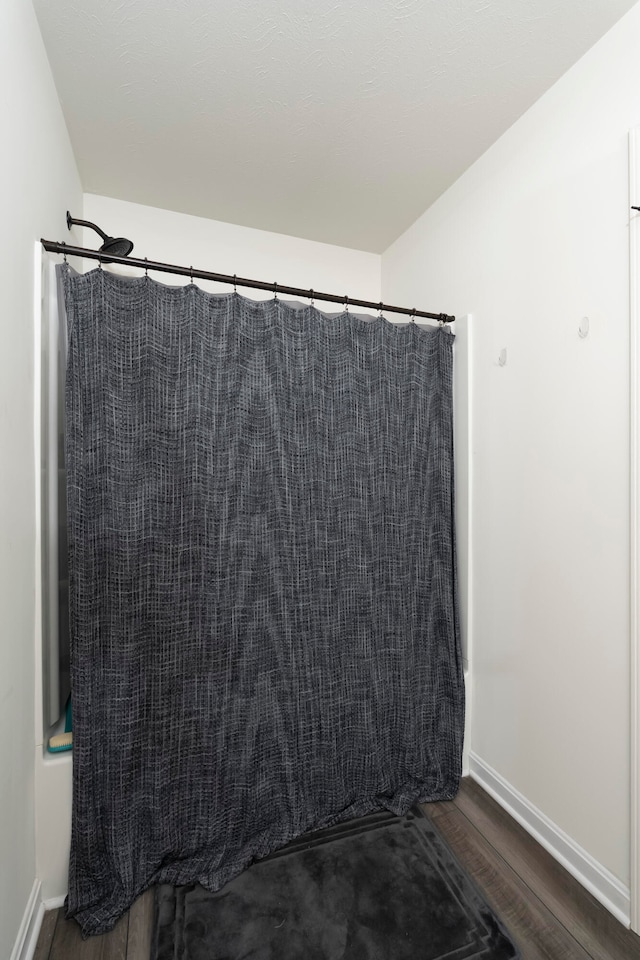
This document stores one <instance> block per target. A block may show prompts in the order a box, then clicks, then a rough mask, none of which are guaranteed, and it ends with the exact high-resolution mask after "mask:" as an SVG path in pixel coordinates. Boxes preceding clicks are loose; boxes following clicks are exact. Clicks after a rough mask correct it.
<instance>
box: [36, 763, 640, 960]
mask: <svg viewBox="0 0 640 960" xmlns="http://www.w3.org/2000/svg"><path fill="white" fill-rule="evenodd" d="M423 809H424V810H425V812H426V813H427V814H428V816H430V817H432V818H433V820H434V822H435V824H436V826H437V827H438V829H439V830H440V832H441V833H442V834H443V836H444V837H445V838H446V839H447V841H448V843H449V845H450V846H451V848H452V849H453V851H454V852H455V854H456V856H457V857H458V859H459V860H460V862H461V863H462V864H463V866H464V867H465V868H466V870H467V871H468V872H469V874H470V875H471V876H472V877H473V878H474V880H475V881H476V883H477V885H478V886H479V887H480V888H481V889H482V891H483V892H484V895H485V897H486V898H487V900H488V901H489V903H490V904H491V906H492V907H493V909H494V910H495V911H496V913H497V914H498V915H499V916H500V917H501V919H502V922H503V923H504V925H505V927H506V928H507V929H508V931H509V933H510V934H511V936H512V938H513V940H514V942H515V943H517V945H518V947H519V948H520V952H521V954H522V960H640V937H637V936H636V935H635V934H634V933H631V931H629V930H626V929H625V928H624V927H623V926H622V925H621V924H620V923H618V921H617V920H616V919H615V918H614V917H612V916H611V914H610V913H609V912H608V911H607V910H605V908H604V907H603V906H601V905H600V903H598V901H597V900H595V899H594V898H593V897H592V896H591V894H590V893H588V892H587V891H586V890H585V889H584V888H583V887H582V886H581V885H580V884H579V883H578V882H577V881H575V880H574V879H573V877H571V876H570V875H569V874H568V873H567V872H566V870H564V868H563V867H561V866H560V864H558V863H557V862H556V861H555V860H554V859H553V857H551V856H550V855H549V854H548V853H547V852H546V851H545V850H544V849H543V848H542V847H541V846H540V845H539V844H538V843H536V841H535V840H534V839H533V838H532V837H530V836H529V834H528V833H527V832H526V831H525V830H523V828H522V827H521V826H520V825H519V824H518V823H516V822H515V821H514V820H513V819H512V818H511V817H510V816H509V815H508V814H507V813H505V811H504V810H503V809H502V808H501V807H500V806H499V805H498V804H497V803H496V802H495V801H494V800H493V799H492V798H491V797H489V796H488V795H487V794H486V793H485V792H484V790H482V789H481V787H479V786H478V785H477V784H476V783H475V782H474V781H473V780H471V779H470V778H468V777H467V778H465V779H464V780H463V781H462V784H461V787H460V793H459V794H458V796H457V797H456V799H455V800H453V801H450V802H447V803H430V804H425V805H424V807H423ZM152 913H153V893H152V891H147V893H145V894H144V895H143V896H142V897H140V898H139V899H138V900H137V901H136V903H135V904H134V905H133V907H132V908H131V910H130V911H129V913H128V914H127V915H126V916H124V917H123V918H122V919H121V920H120V922H119V923H118V924H117V926H116V927H115V929H114V930H112V931H111V932H110V933H107V934H105V935H104V936H101V937H91V938H89V939H88V940H82V938H81V936H80V932H79V928H78V926H77V924H76V923H75V922H74V921H73V920H71V921H69V920H65V919H64V915H63V911H62V910H52V911H50V912H49V913H47V914H45V918H44V921H43V924H42V928H41V930H40V936H39V938H38V945H37V948H36V953H35V957H34V960H149V950H150V945H151V922H152ZM301 960H302V958H301ZM416 960H418V958H416Z"/></svg>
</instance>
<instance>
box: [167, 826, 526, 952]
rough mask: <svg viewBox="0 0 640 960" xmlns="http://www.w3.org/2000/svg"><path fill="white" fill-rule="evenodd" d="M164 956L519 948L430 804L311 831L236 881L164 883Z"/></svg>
mask: <svg viewBox="0 0 640 960" xmlns="http://www.w3.org/2000/svg"><path fill="white" fill-rule="evenodd" d="M155 907H156V909H155V921H154V932H153V947H152V952H151V957H152V960H445V958H446V960H512V958H517V957H519V953H518V951H517V950H516V948H515V947H514V945H513V943H512V942H511V940H510V939H509V937H508V935H507V934H506V932H505V930H504V929H503V927H502V926H501V924H500V922H499V920H498V919H497V917H496V916H495V914H494V913H493V912H492V910H491V909H490V908H489V906H488V905H487V904H486V902H485V901H484V900H483V898H482V897H481V896H480V894H479V892H478V890H477V889H476V887H475V886H474V884H473V882H472V881H471V880H470V879H469V877H468V876H467V874H466V873H465V872H464V870H462V868H461V867H460V865H459V864H458V863H457V861H456V860H455V858H454V857H453V855H452V853H451V851H450V850H449V848H448V846H447V844H446V843H445V842H444V840H443V839H442V837H441V836H440V834H439V833H437V831H436V829H435V828H434V826H433V825H432V823H431V821H430V820H428V819H427V818H426V817H425V816H424V815H423V814H422V813H421V811H420V810H419V809H418V808H414V809H413V810H412V811H411V812H410V813H408V814H407V815H406V816H405V817H396V816H394V815H393V814H391V813H375V814H370V815H368V816H366V817H360V818H358V819H357V820H350V821H348V822H347V823H342V824H338V825H337V826H335V827H329V828H328V829H326V830H321V831H319V832H317V833H313V834H306V835H305V836H304V837H300V838H299V839H298V840H294V841H293V842H292V843H290V844H288V845H287V846H286V847H283V848H282V849H281V850H279V851H277V852H276V853H274V854H272V855H271V856H270V857H267V858H265V859H264V860H260V861H258V862H256V863H254V864H252V866H251V867H249V869H247V870H245V871H244V873H242V874H240V876H238V877H236V878H235V879H234V880H232V881H231V882H230V883H228V884H226V886H224V887H223V888H222V889H221V890H219V891H218V892H217V893H209V892H208V891H206V890H204V889H203V888H202V887H200V886H196V885H191V886H183V887H172V886H159V887H156V898H155Z"/></svg>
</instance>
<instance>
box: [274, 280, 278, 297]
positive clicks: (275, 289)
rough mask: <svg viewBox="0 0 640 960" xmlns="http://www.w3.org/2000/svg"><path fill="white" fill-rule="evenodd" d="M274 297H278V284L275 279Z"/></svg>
mask: <svg viewBox="0 0 640 960" xmlns="http://www.w3.org/2000/svg"><path fill="white" fill-rule="evenodd" d="M273 299H274V300H277V299H278V284H277V283H276V282H275V281H274V283H273Z"/></svg>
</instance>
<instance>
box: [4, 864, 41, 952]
mask: <svg viewBox="0 0 640 960" xmlns="http://www.w3.org/2000/svg"><path fill="white" fill-rule="evenodd" d="M43 917H44V904H43V903H42V901H41V899H40V881H39V880H34V881H33V887H32V888H31V893H30V894H29V899H28V901H27V905H26V907H25V910H24V914H23V917H22V922H21V924H20V929H19V930H18V936H17V937H16V941H15V943H14V945H13V950H12V951H11V960H31V958H32V957H33V955H34V953H35V950H36V943H37V942H38V934H39V933H40V927H41V926H42V918H43Z"/></svg>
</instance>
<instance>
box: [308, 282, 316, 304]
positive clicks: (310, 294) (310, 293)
mask: <svg viewBox="0 0 640 960" xmlns="http://www.w3.org/2000/svg"><path fill="white" fill-rule="evenodd" d="M309 299H310V300H311V306H312V307H314V306H315V304H314V302H313V287H311V289H310V290H309Z"/></svg>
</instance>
